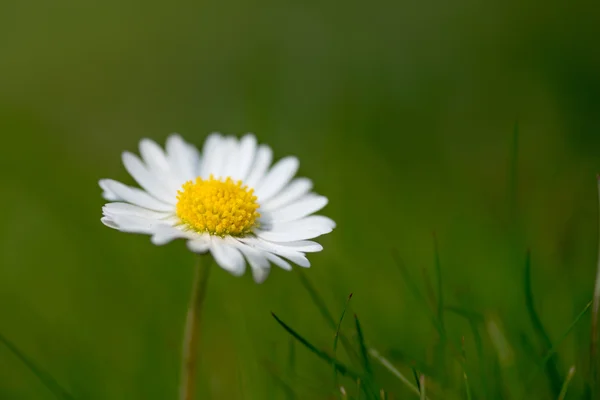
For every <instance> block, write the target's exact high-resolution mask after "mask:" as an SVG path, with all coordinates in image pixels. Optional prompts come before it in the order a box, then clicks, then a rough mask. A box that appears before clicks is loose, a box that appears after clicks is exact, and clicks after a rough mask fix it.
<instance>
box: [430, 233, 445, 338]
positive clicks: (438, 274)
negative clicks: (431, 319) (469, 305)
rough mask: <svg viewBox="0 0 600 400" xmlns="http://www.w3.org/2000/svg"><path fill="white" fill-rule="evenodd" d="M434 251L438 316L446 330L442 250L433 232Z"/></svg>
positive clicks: (443, 330) (443, 329) (443, 328)
mask: <svg viewBox="0 0 600 400" xmlns="http://www.w3.org/2000/svg"><path fill="white" fill-rule="evenodd" d="M433 253H434V257H435V273H436V283H437V318H438V321H439V322H440V326H441V328H442V332H446V328H445V324H444V294H443V292H442V286H443V285H442V264H441V262H440V251H439V248H438V240H437V236H436V234H435V233H434V234H433Z"/></svg>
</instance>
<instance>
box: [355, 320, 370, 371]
mask: <svg viewBox="0 0 600 400" xmlns="http://www.w3.org/2000/svg"><path fill="white" fill-rule="evenodd" d="M354 322H355V323H356V333H357V334H358V345H359V347H360V355H361V359H362V363H363V368H364V369H365V371H366V373H367V376H368V377H369V378H370V377H372V376H373V369H372V368H371V363H370V362H369V354H368V353H367V346H366V345H365V337H364V335H363V331H362V327H361V326H360V321H359V320H358V316H357V315H356V314H354Z"/></svg>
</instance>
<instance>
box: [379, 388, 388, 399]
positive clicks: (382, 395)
mask: <svg viewBox="0 0 600 400" xmlns="http://www.w3.org/2000/svg"><path fill="white" fill-rule="evenodd" d="M379 397H380V398H381V400H387V398H388V396H387V393H386V392H385V390H383V389H381V390H380V391H379Z"/></svg>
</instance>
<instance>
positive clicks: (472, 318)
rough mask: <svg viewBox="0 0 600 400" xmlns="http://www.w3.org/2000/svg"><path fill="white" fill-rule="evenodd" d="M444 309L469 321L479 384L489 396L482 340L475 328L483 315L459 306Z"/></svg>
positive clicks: (487, 396) (483, 320)
mask: <svg viewBox="0 0 600 400" xmlns="http://www.w3.org/2000/svg"><path fill="white" fill-rule="evenodd" d="M446 310H448V311H452V312H453V313H455V314H457V315H459V316H461V317H463V318H465V319H466V320H467V321H468V322H469V327H470V328H471V334H472V335H473V341H474V342H475V351H476V352H477V360H478V362H479V371H480V379H481V385H482V386H483V388H484V391H485V394H486V398H491V396H490V390H489V387H488V380H487V377H486V376H487V375H486V373H485V371H486V365H485V359H484V356H483V340H482V339H481V334H480V333H479V329H478V328H477V325H478V324H479V323H484V322H485V318H484V317H483V315H481V314H479V313H476V312H473V311H469V310H465V309H463V308H460V307H446Z"/></svg>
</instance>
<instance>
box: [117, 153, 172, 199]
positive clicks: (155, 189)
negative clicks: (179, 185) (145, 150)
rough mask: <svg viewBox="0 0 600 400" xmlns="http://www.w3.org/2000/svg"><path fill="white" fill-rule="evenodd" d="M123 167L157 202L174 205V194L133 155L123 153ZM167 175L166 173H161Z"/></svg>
mask: <svg viewBox="0 0 600 400" xmlns="http://www.w3.org/2000/svg"><path fill="white" fill-rule="evenodd" d="M122 158H123V165H124V166H125V169H126V170H127V172H129V174H130V175H131V176H132V177H133V179H135V180H136V182H137V183H138V184H139V185H140V186H141V187H142V188H143V189H144V190H146V191H147V192H148V193H150V194H151V195H152V196H154V197H156V198H157V199H158V200H161V201H164V202H165V203H168V204H175V202H176V200H177V199H176V197H175V193H176V192H172V191H170V190H169V188H167V187H165V186H164V185H163V184H162V183H161V181H160V180H159V179H157V176H156V175H154V174H153V173H152V172H150V171H148V169H147V168H146V166H145V165H144V164H143V163H142V161H141V160H140V159H139V158H138V157H137V156H135V155H133V154H131V153H129V152H124V153H123V156H122ZM164 173H168V172H163V174H164Z"/></svg>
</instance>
